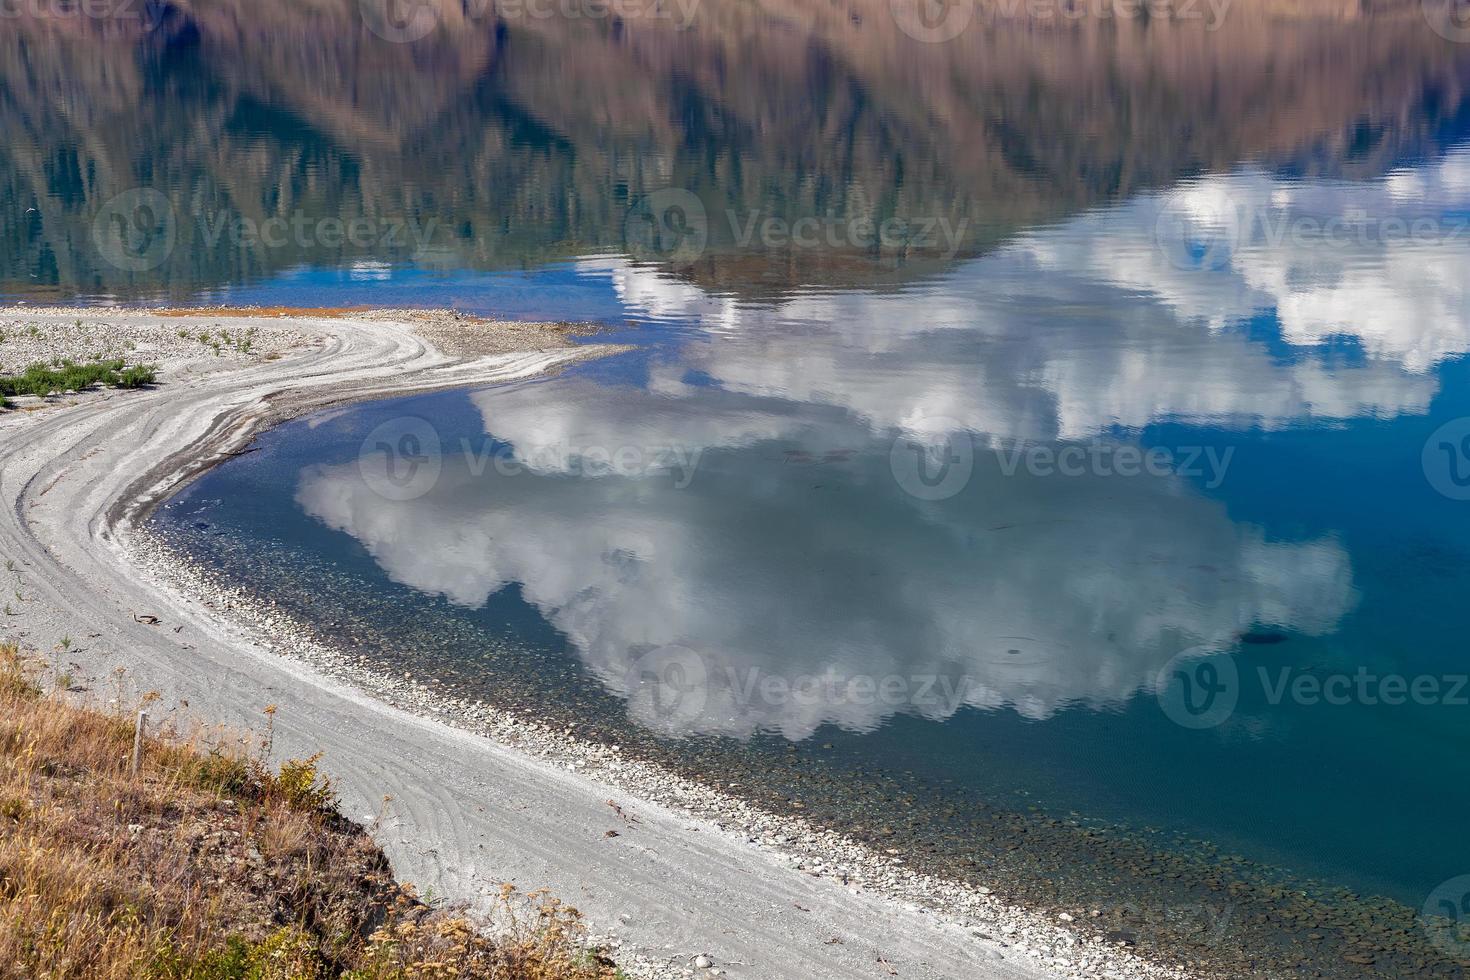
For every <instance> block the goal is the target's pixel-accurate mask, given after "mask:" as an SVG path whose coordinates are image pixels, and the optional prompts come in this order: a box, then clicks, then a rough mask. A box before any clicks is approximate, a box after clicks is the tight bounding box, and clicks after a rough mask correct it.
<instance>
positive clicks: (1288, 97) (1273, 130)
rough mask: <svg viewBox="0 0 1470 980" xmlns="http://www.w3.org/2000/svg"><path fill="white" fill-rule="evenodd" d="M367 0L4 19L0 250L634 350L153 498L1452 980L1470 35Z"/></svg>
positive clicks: (1199, 932) (945, 852) (1145, 911)
mask: <svg viewBox="0 0 1470 980" xmlns="http://www.w3.org/2000/svg"><path fill="white" fill-rule="evenodd" d="M352 6H355V5H343V10H342V11H337V12H336V13H330V12H329V13H326V14H320V15H319V16H318V17H316V18H313V19H303V18H301V17H300V16H299V15H294V14H292V13H291V12H290V11H284V10H283V11H274V10H267V11H266V13H265V14H263V15H262V16H261V19H259V20H257V21H252V22H251V25H250V26H248V27H247V26H244V25H243V23H242V22H239V21H238V20H237V19H233V18H231V17H227V16H226V12H227V11H228V9H229V5H223V6H222V7H221V8H220V9H217V10H212V11H211V12H210V13H208V14H205V13H199V14H197V15H192V16H187V15H185V14H184V13H181V12H180V11H178V10H174V9H172V8H170V12H169V14H168V17H167V18H165V19H164V20H163V22H162V23H161V24H159V25H158V26H157V27H156V28H155V29H153V30H149V31H142V32H137V31H135V32H131V33H130V32H128V31H121V32H114V31H108V30H100V29H97V30H87V29H80V30H78V29H75V25H63V26H62V27H58V25H57V24H56V23H41V24H32V23H30V22H27V21H24V20H22V21H20V22H18V23H19V25H20V26H19V27H18V28H17V29H16V30H15V31H14V32H12V33H11V34H9V35H7V36H6V37H5V38H4V40H3V41H0V69H3V72H4V74H3V78H0V85H3V90H0V91H3V95H4V99H3V101H0V113H3V116H0V118H3V119H4V121H5V125H6V129H5V132H6V133H7V135H8V136H10V137H11V138H10V139H9V140H8V145H7V146H6V148H5V149H4V150H3V151H0V160H3V169H0V177H3V179H4V180H5V181H6V182H7V184H8V185H9V191H10V192H9V193H8V194H6V195H3V197H0V211H3V212H6V213H3V217H4V218H5V220H4V221H3V223H0V227H3V234H4V236H5V237H4V238H3V242H4V245H3V248H0V288H3V290H4V292H6V293H7V294H9V295H10V296H11V297H12V298H25V299H28V300H31V301H55V300H66V301H84V302H95V303H109V302H121V301H133V302H160V303H161V302H172V303H181V302H200V301H208V302H225V303H231V304H240V303H258V304H263V305H272V306H276V305H280V306H290V305H296V306H312V307H320V306H351V305H372V306H427V307H443V306H453V307H457V308H460V309H464V310H469V311H474V312H482V313H487V314H494V315H499V316H511V317H522V318H556V319H570V320H588V321H593V322H596V323H598V324H601V325H603V326H604V328H605V330H604V332H603V333H602V334H601V335H600V336H599V337H598V338H596V339H608V338H610V339H614V340H618V341H622V342H626V343H629V344H632V345H633V346H634V349H633V350H632V351H631V352H629V353H626V354H621V355H618V356H616V357H613V358H610V359H606V360H601V361H596V362H590V363H587V364H583V365H580V366H578V367H576V368H574V369H572V370H569V371H567V372H565V373H564V374H563V375H561V376H559V377H556V378H553V379H547V380H540V381H535V382H528V383H522V384H517V385H512V386H507V387H500V388H493V389H484V390H465V391H452V392H443V393H436V394H431V395H424V396H418V397H413V398H399V399H393V400H388V401H380V402H372V403H367V404H362V405H357V406H353V407H350V408H347V409H342V410H333V411H329V412H325V413H320V414H318V415H313V416H310V417H306V418H303V419H299V420H296V421H293V422H291V423H289V424H287V425H284V426H282V427H280V428H279V429H276V430H274V431H271V432H269V433H266V434H265V435H263V436H262V437H261V438H260V440H259V443H258V445H259V448H260V451H259V452H256V453H252V454H250V455H247V456H242V457H239V458H237V459H235V460H232V461H230V462H229V463H227V464H225V465H223V466H220V467H218V468H217V469H215V470H213V471H211V472H210V473H208V474H206V475H205V476H203V477H202V478H201V479H199V480H198V481H196V482H195V483H193V484H192V485H191V486H190V487H189V488H188V489H187V490H186V491H185V492H183V493H182V494H181V495H180V496H179V497H178V498H176V499H175V500H174V501H173V502H171V503H170V504H169V505H168V506H166V507H165V508H164V509H163V510H161V511H160V512H159V514H158V516H157V518H156V521H155V524H156V526H157V527H158V528H159V530H160V531H161V532H163V533H164V534H166V535H167V536H168V537H170V538H171V539H172V540H173V541H174V542H175V543H176V544H177V545H178V546H179V547H181V548H183V549H186V550H187V551H188V552H190V553H191V554H192V555H194V556H195V557H197V558H200V559H202V560H205V561H207V562H208V563H210V564H211V565H212V566H213V567H215V568H216V569H217V570H218V572H219V574H221V575H222V576H225V577H227V578H230V579H232V580H235V581H237V582H240V583H243V584H245V585H246V586H248V587H250V588H251V589H253V590H256V591H258V592H260V593H262V594H264V595H266V596H268V597H269V598H271V599H273V600H276V601H279V602H280V603H282V604H283V605H284V606H285V607H287V608H288V609H290V610H291V611H292V612H294V613H296V614H297V615H299V616H300V617H302V618H304V619H306V620H308V621H309V622H311V623H314V624H316V626H317V627H319V628H320V630H321V632H322V633H323V635H325V636H329V637H334V638H336V639H338V640H339V641H340V640H345V641H346V642H349V643H351V644H352V645H353V647H354V649H356V650H359V651H361V652H363V654H364V655H365V656H369V657H370V658H373V659H375V660H377V661H378V662H380V663H381V664H382V665H383V666H384V667H385V668H391V669H393V670H395V671H397V672H402V671H405V670H408V671H412V672H415V673H416V674H418V675H421V676H422V677H424V678H425V679H429V678H432V679H434V680H435V681H436V682H438V683H442V684H444V685H446V687H450V688H453V689H455V690H458V691H468V692H473V693H475V694H477V695H479V696H483V697H485V698H487V699H488V700H491V701H492V702H495V703H498V704H501V705H504V706H507V707H509V708H512V709H514V710H523V711H527V712H531V713H534V714H536V715H538V716H542V717H553V718H565V719H566V720H568V721H569V722H573V723H575V724H576V725H577V726H578V728H579V730H581V731H582V732H583V733H584V734H587V735H589V736H590V737H600V738H607V739H610V740H616V741H618V742H619V744H622V745H625V746H627V747H628V748H629V750H630V751H634V752H637V753H641V754H646V755H648V756H650V757H656V758H659V759H661V760H663V761H664V762H666V763H667V764H668V765H670V766H673V767H675V768H678V769H680V770H681V771H685V772H688V773H689V774H691V775H694V776H697V777H698V778H701V779H705V780H707V781H710V782H713V783H717V784H719V785H722V786H728V787H729V788H732V789H734V790H736V791H737V792H741V793H744V794H746V795H749V796H752V797H753V798H755V799H757V800H759V801H761V802H763V803H765V804H767V805H770V806H773V807H777V808H788V807H792V806H795V805H799V806H800V807H801V808H803V809H805V810H806V811H808V812H809V813H810V814H811V815H812V817H813V819H814V820H817V821H819V822H823V823H827V824H830V825H833V826H841V827H843V828H845V829H848V830H850V831H851V832H853V833H855V834H856V835H858V836H862V837H867V838H871V839H874V840H876V841H880V842H882V844H883V846H885V847H894V848H895V849H898V850H901V851H903V853H904V854H905V855H906V856H908V858H909V859H910V860H911V862H912V863H915V864H917V865H919V866H925V867H933V868H935V869H939V870H943V871H944V872H946V873H951V874H956V875H961V876H970V877H973V878H974V879H975V880H977V881H980V882H984V883H987V884H990V885H992V886H993V887H996V888H997V890H998V891H1000V892H1002V893H1003V894H1007V895H1010V896H1011V897H1014V898H1016V899H1017V900H1020V901H1025V902H1030V903H1034V904H1037V905H1042V906H1049V905H1052V904H1057V903H1068V904H1073V903H1079V902H1086V903H1087V904H1088V905H1091V906H1092V907H1096V908H1098V909H1099V912H1100V916H1099V918H1100V920H1101V922H1100V924H1101V925H1103V926H1105V927H1106V928H1108V929H1110V930H1115V931H1117V932H1119V933H1124V934H1126V935H1127V936H1129V937H1130V939H1131V940H1132V941H1137V942H1140V943H1141V944H1145V945H1147V944H1153V943H1159V944H1163V945H1165V946H1167V947H1168V948H1170V949H1175V950H1185V951H1186V953H1185V954H1184V955H1187V956H1189V957H1194V958H1198V959H1200V960H1202V961H1206V960H1207V961H1211V962H1215V963H1218V964H1222V965H1223V966H1224V968H1225V969H1227V970H1230V971H1233V972H1237V973H1246V972H1250V971H1253V970H1266V969H1271V970H1277V971H1282V970H1289V971H1300V972H1304V973H1307V974H1309V975H1310V974H1311V973H1312V972H1313V971H1315V972H1316V973H1318V974H1325V975H1348V976H1354V975H1369V974H1370V973H1372V972H1373V971H1374V970H1379V971H1386V972H1388V973H1389V974H1390V975H1409V974H1415V973H1422V974H1425V975H1458V974H1459V973H1462V972H1463V970H1464V964H1465V963H1466V962H1470V937H1466V936H1464V935H1461V934H1457V933H1456V932H1455V931H1454V929H1453V927H1452V923H1453V922H1458V921H1459V920H1460V919H1462V918H1470V879H1463V880H1462V878H1461V876H1464V875H1470V842H1467V839H1466V836H1465V814H1466V813H1467V812H1470V758H1467V755H1466V752H1465V746H1466V745H1467V744H1470V681H1467V676H1470V653H1467V651H1466V648H1465V645H1464V640H1463V638H1464V637H1465V635H1466V634H1467V631H1470V610H1467V607H1466V603H1465V602H1464V599H1463V597H1464V595H1465V594H1466V590H1467V588H1470V384H1467V382H1470V360H1467V358H1466V356H1465V355H1466V353H1467V352H1470V287H1467V276H1466V272H1467V270H1470V116H1467V106H1470V103H1467V100H1466V91H1467V88H1466V86H1467V83H1470V46H1466V45H1460V44H1455V43H1449V42H1447V41H1446V40H1445V39H1444V38H1443V37H1442V36H1441V33H1437V32H1436V31H1434V30H1432V29H1431V27H1430V24H1429V22H1428V21H1426V19H1425V18H1424V17H1421V16H1420V11H1419V10H1418V8H1417V6H1416V7H1415V8H1414V9H1412V10H1409V11H1407V12H1389V13H1386V14H1384V15H1383V16H1382V17H1381V18H1380V19H1379V20H1377V21H1375V22H1374V23H1373V24H1372V25H1371V26H1369V25H1367V24H1353V23H1348V22H1341V21H1336V20H1333V21H1330V22H1321V23H1318V22H1310V21H1309V22H1305V23H1297V22H1294V21H1288V22H1276V21H1266V20H1262V19H1256V18H1254V17H1253V16H1252V15H1251V14H1250V12H1249V11H1245V10H1241V11H1232V12H1230V13H1229V14H1228V15H1227V16H1225V18H1224V19H1223V20H1221V21H1220V22H1218V23H1212V24H1210V25H1190V24H1183V25H1181V24H1170V23H1151V24H1139V23H1134V24H1128V25H1118V24H1111V25H1109V24H1102V23H1098V22H1094V21H1093V20H1091V19H1088V18H1083V19H1081V20H1080V21H1079V22H1077V23H1073V24H1070V25H1067V26H1057V25H1051V26H1050V27H1047V28H1045V29H1036V28H1034V27H1030V28H1028V27H1022V26H1018V25H1014V24H1008V23H1006V22H1005V21H1003V20H1002V21H992V20H987V21H985V22H984V23H978V24H974V25H971V27H969V28H967V29H966V30H965V32H964V33H962V34H960V35H959V36H958V37H956V38H954V39H953V40H950V41H947V42H943V43H926V42H924V41H921V40H916V39H915V38H914V37H913V36H912V35H913V33H914V32H913V30H907V31H906V30H905V29H904V28H905V25H907V27H908V28H911V29H912V28H913V27H914V25H913V23H911V22H909V21H906V20H905V19H904V17H902V16H895V15H891V14H890V11H889V5H887V4H875V5H871V6H865V5H863V4H858V5H854V6H852V7H851V8H845V13H843V15H842V16H838V15H837V14H836V13H834V9H835V8H827V7H821V8H818V7H815V6H814V7H812V8H810V9H808V8H805V7H803V6H801V5H795V6H792V7H791V8H790V10H787V11H785V12H784V13H783V14H782V15H781V16H776V15H774V14H769V13H767V14H757V13H756V12H754V11H752V10H751V9H749V8H746V7H741V6H726V5H724V4H717V3H714V2H708V3H706V4H704V5H702V6H700V7H699V8H698V12H697V15H696V16H694V17H693V19H692V20H691V21H690V22H689V23H688V24H686V25H676V24H672V23H670V22H669V21H668V19H667V18H665V19H658V18H647V19H643V18H631V19H628V20H626V21H624V20H617V21H616V22H606V21H594V20H591V19H578V18H574V17H567V16H555V17H549V18H530V19H525V18H516V17H509V16H505V15H504V13H503V12H502V14H501V15H500V16H499V18H498V19H496V18H491V20H494V23H490V22H488V21H486V20H484V19H482V18H477V17H473V16H471V17H468V18H467V19H465V20H463V21H460V20H455V19H452V18H451V19H449V20H446V21H443V22H440V23H438V24H437V27H436V29H435V30H434V31H432V32H431V33H429V34H427V35H426V36H425V37H423V38H419V39H416V40H404V39H402V38H400V39H399V41H398V42H396V43H395V42H390V41H387V40H384V39H383V38H382V37H381V36H380V34H381V33H382V32H381V31H379V32H378V33H374V32H373V31H371V30H368V29H366V27H365V26H364V24H363V23H362V22H360V21H358V20H357V19H355V12H353V11H351V10H348V9H347V8H348V7H352ZM331 9H335V8H331ZM1430 19H1431V20H1432V18H1430ZM83 26H84V27H85V25H83ZM379 26H380V27H381V25H379ZM680 26H682V27H683V29H676V28H678V27H680ZM1439 26H1440V27H1441V28H1444V26H1445V25H1443V24H1440V25H1439ZM390 33H391V32H390ZM919 33H921V34H922V33H923V32H922V31H920V32H919ZM1424 909H1428V910H1429V911H1430V912H1433V913H1437V914H1439V915H1443V916H1449V917H1450V918H1449V919H1439V918H1430V919H1427V920H1426V919H1424V918H1423V917H1422V916H1421V914H1420V913H1421V910H1424Z"/></svg>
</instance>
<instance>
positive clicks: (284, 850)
mask: <svg viewBox="0 0 1470 980" xmlns="http://www.w3.org/2000/svg"><path fill="white" fill-rule="evenodd" d="M267 740H268V735H267ZM132 742H133V730H132V722H131V719H126V718H122V717H119V716H117V715H115V714H110V713H107V712H103V711H98V710H95V709H92V708H88V707H83V706H77V705H74V704H70V703H68V702H67V701H66V700H65V699H64V698H63V697H62V696H61V695H57V694H46V693H43V692H42V690H41V689H40V688H39V687H38V686H37V685H36V683H34V674H33V673H32V672H31V671H30V670H29V669H28V667H27V664H26V662H25V660H24V659H23V657H22V656H21V654H20V652H19V651H18V650H17V649H16V648H15V647H14V646H13V645H0V976H4V977H26V978H86V980H93V978H97V980H113V978H116V980H124V978H127V980H135V978H159V980H169V978H194V980H297V978H302V980H317V978H330V977H341V978H350V980H389V978H393V980H409V978H433V980H439V978H487V980H488V978H496V980H500V978H505V980H602V978H610V977H613V976H615V975H616V974H615V972H614V971H613V969H612V967H611V965H610V964H609V963H608V962H607V961H606V960H605V959H602V958H600V957H598V956H595V955H594V954H592V953H591V952H589V951H588V950H587V949H586V948H585V946H584V945H583V939H584V929H583V927H582V924H581V921H580V917H579V916H578V914H577V912H576V910H575V909H572V908H569V907H566V906H563V905H561V904H560V903H558V902H557V901H555V900H554V899H552V898H550V897H549V896H547V895H544V894H540V893H537V894H533V895H530V896H522V895H519V894H518V893H516V892H515V891H514V889H511V888H509V887H508V886H507V888H506V889H505V890H504V891H503V893H502V895H501V904H502V906H503V908H502V913H503V916H502V917H503V918H504V919H505V920H506V923H505V924H506V927H507V928H506V929H505V930H504V931H503V934H500V933H497V936H496V938H494V939H492V938H490V937H488V936H487V935H486V934H484V933H482V932H480V931H479V930H478V929H477V928H476V927H475V925H474V924H472V923H471V921H470V920H468V919H467V918H465V917H464V916H463V915H462V914H459V913H457V912H454V911H449V910H433V909H430V908H428V907H427V906H426V905H425V904H424V903H422V902H420V901H419V900H418V899H417V898H416V897H415V896H414V894H413V892H412V890H411V889H410V888H409V887H407V886H403V885H400V884H398V883H397V882H396V881H394V879H393V875H392V869H391V868H390V867H389V864H388V861H387V859H386V858H385V857H384V855H383V853H382V851H381V850H379V848H378V847H377V845H376V844H375V843H373V841H372V838H371V837H370V835H369V834H368V832H367V831H365V830H364V829H363V828H361V827H359V826H358V825H356V824H354V823H352V822H350V821H348V820H347V819H345V818H344V817H342V816H341V815H340V814H339V813H338V812H337V810H336V808H335V798H334V795H333V793H332V790H331V786H330V784H329V783H328V782H327V781H326V780H325V779H323V778H322V777H321V776H320V774H319V773H318V771H317V760H316V759H307V760H297V761H292V762H288V763H286V764H285V765H283V766H282V767H281V768H280V769H279V770H277V771H272V770H270V769H268V768H267V767H266V766H265V764H264V762H263V759H264V757H265V756H264V752H263V751H261V750H260V747H259V746H257V747H256V749H255V750H254V751H252V750H251V749H250V748H249V747H248V746H247V744H246V743H245V742H244V741H242V740H238V739H237V740H233V741H231V740H227V739H226V740H222V739H220V738H219V737H218V736H215V737H209V738H206V737H204V736H202V735H195V736H192V737H189V738H170V739H149V740H148V741H147V743H146V746H145V752H144V755H143V764H142V766H141V770H140V772H139V773H138V774H137V775H136V776H134V775H133V774H132V773H131V771H130V769H131V767H130V765H129V757H130V755H131V750H132Z"/></svg>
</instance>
